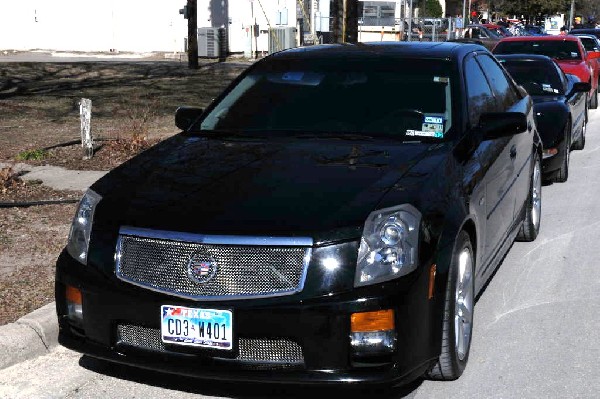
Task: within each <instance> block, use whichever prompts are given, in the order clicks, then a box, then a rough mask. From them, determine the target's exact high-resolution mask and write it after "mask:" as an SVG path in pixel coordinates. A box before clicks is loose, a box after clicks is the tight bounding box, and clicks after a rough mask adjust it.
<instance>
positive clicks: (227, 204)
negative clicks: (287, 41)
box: [56, 42, 542, 385]
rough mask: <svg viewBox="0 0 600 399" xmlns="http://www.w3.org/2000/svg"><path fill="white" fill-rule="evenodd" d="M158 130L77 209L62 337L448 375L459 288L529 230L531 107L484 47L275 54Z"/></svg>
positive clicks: (368, 377) (301, 368)
mask: <svg viewBox="0 0 600 399" xmlns="http://www.w3.org/2000/svg"><path fill="white" fill-rule="evenodd" d="M176 123H177V125H178V126H179V127H180V128H181V129H182V130H183V132H181V133H180V134H178V135H176V136H173V137H171V138H169V139H167V140H165V141H163V142H162V143H160V144H158V145H156V146H155V147H153V148H151V149H149V150H147V151H146V152H144V153H142V154H140V155H139V156H137V157H135V158H133V159H132V160H130V161H128V162H126V163H125V164H123V165H121V166H120V167H118V168H116V169H114V170H113V171H112V172H110V173H109V174H108V175H106V176H105V177H103V178H102V179H100V180H99V181H97V182H96V183H95V184H93V185H92V186H91V187H90V189H89V190H88V191H87V192H86V193H85V195H84V196H83V198H82V199H81V202H80V204H79V207H78V210H77V212H76V215H75V217H74V220H73V224H72V228H71V231H70V234H69V240H68V244H67V246H66V249H65V250H64V251H63V252H62V254H61V255H60V257H59V259H58V261H57V271H56V304H57V312H58V320H59V326H60V333H59V342H60V343H61V344H62V345H64V346H66V347H68V348H72V349H74V350H76V351H80V352H82V353H85V354H88V355H90V356H93V357H98V358H102V359H106V360H109V361H114V362H120V363H126V364H129V365H134V366H138V367H142V368H147V369H154V370H160V371H164V372H169V373H176V374H181V375H187V376H195V377H201V378H206V379H213V380H229V381H254V382H272V383H302V384H305V383H314V384H328V383H342V384H362V383H372V384H385V385H397V384H402V383H405V382H408V381H411V380H413V379H415V378H418V377H419V376H422V375H427V376H428V377H430V378H433V379H440V380H447V379H456V378H458V377H459V376H460V375H461V373H462V372H463V370H464V368H465V366H466V364H467V360H468V358H469V348H470V344H471V337H472V331H473V306H474V298H475V296H476V294H477V293H478V292H479V291H480V290H481V289H482V287H483V286H484V283H485V282H486V280H487V279H488V278H489V277H490V276H491V274H492V273H493V271H494V269H495V268H496V267H497V266H498V264H499V262H500V260H501V259H502V257H503V256H504V255H505V253H506V252H507V251H508V249H509V248H510V246H511V244H512V242H513V240H515V238H517V239H521V240H534V239H535V238H536V236H537V234H538V230H539V227H540V212H541V178H540V172H541V165H540V163H541V157H542V149H541V142H540V139H539V137H538V134H537V130H536V125H535V120H534V115H533V104H532V101H531V98H530V97H529V96H528V95H527V93H526V92H525V91H523V90H519V89H518V87H517V86H516V85H515V83H514V82H513V80H512V79H511V78H510V77H509V76H508V75H507V73H506V71H505V70H504V69H503V68H502V67H501V66H500V64H499V63H498V62H497V61H496V59H495V58H493V57H492V56H491V55H490V53H489V52H488V51H487V50H486V49H485V48H484V47H482V46H479V45H473V44H457V43H431V42H430V43H394V44H389V43H388V44H386V43H376V44H360V45H322V46H314V47H307V48H298V49H292V50H286V51H283V52H279V53H275V54H273V55H270V56H268V57H266V58H264V59H262V60H260V61H258V62H256V63H255V64H254V65H252V66H251V67H249V68H248V69H247V70H246V71H245V72H244V73H243V74H242V75H241V76H240V77H239V78H238V79H237V80H235V81H234V82H233V83H232V84H231V86H230V87H229V88H228V89H227V90H225V91H224V93H223V94H222V95H221V96H220V97H218V98H217V99H216V100H215V101H214V102H213V103H212V104H211V105H210V106H209V107H208V108H207V109H206V110H204V111H201V110H199V109H194V108H180V109H179V110H178V111H177V114H176Z"/></svg>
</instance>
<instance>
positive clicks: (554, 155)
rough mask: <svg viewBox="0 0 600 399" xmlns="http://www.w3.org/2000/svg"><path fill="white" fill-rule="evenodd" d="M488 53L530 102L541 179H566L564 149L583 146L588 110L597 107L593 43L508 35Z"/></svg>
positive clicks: (597, 53)
mask: <svg viewBox="0 0 600 399" xmlns="http://www.w3.org/2000/svg"><path fill="white" fill-rule="evenodd" d="M584 40H585V43H586V45H587V48H586V45H584V44H583V43H584ZM492 52H493V53H494V54H495V55H496V57H497V58H498V59H499V60H500V61H501V62H502V64H503V65H504V67H505V68H506V69H507V70H508V72H509V73H510V74H511V76H512V77H513V78H514V79H515V81H516V82H517V83H518V84H519V85H521V86H522V87H523V88H524V89H525V90H527V91H528V92H529V94H530V95H531V97H532V99H533V102H534V109H535V115H536V124H537V127H538V130H539V132H540V137H541V139H542V143H543V146H544V155H543V161H542V167H543V176H544V179H545V180H547V181H555V182H564V181H566V180H567V179H568V176H569V159H570V151H571V150H572V149H575V150H581V149H583V148H584V146H585V133H586V125H587V121H588V109H595V108H597V107H598V91H599V90H600V85H599V81H600V79H599V77H598V76H599V73H600V63H599V62H600V45H599V44H598V43H597V39H596V38H595V37H594V36H574V35H567V36H542V37H523V36H520V37H511V38H505V39H502V40H500V41H499V42H498V44H497V45H496V46H495V47H494V49H493V50H492ZM509 54H510V55H509Z"/></svg>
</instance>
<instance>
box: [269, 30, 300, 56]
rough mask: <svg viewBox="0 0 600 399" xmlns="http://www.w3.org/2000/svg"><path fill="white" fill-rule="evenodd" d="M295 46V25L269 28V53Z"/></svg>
mask: <svg viewBox="0 0 600 399" xmlns="http://www.w3.org/2000/svg"><path fill="white" fill-rule="evenodd" d="M296 46H297V45H296V28H295V27H293V26H277V27H275V28H271V29H269V54H272V53H275V52H277V51H281V50H285V49H288V48H294V47H296Z"/></svg>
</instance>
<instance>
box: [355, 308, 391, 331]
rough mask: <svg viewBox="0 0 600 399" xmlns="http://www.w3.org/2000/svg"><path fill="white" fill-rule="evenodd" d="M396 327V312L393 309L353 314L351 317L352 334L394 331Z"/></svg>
mask: <svg viewBox="0 0 600 399" xmlns="http://www.w3.org/2000/svg"><path fill="white" fill-rule="evenodd" d="M394 325H395V324H394V311H393V310H392V309H386V310H376V311H373V312H361V313H352V315H351V316H350V330H351V331H352V332H367V331H386V330H393V329H394Z"/></svg>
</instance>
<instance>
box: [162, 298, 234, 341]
mask: <svg viewBox="0 0 600 399" xmlns="http://www.w3.org/2000/svg"><path fill="white" fill-rule="evenodd" d="M160 313H161V320H162V321H161V333H162V341H163V342H165V343H167V344H177V345H188V346H195V347H201V348H210V349H221V350H231V349H232V348H233V337H232V335H233V327H232V322H231V321H232V314H231V312H230V311H229V310H219V309H199V308H186V307H183V306H173V305H162V306H161V312H160Z"/></svg>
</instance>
